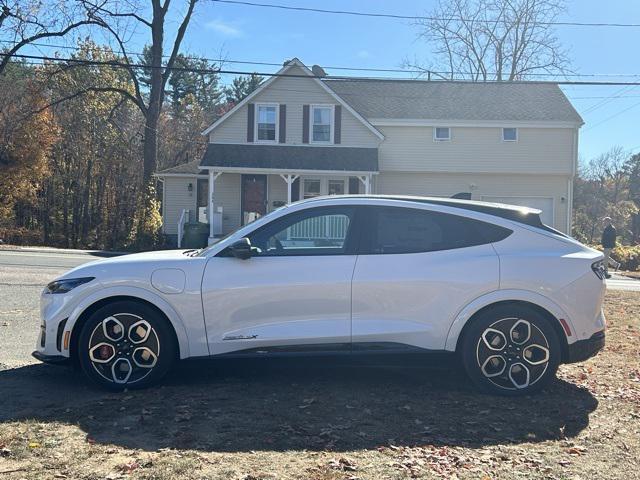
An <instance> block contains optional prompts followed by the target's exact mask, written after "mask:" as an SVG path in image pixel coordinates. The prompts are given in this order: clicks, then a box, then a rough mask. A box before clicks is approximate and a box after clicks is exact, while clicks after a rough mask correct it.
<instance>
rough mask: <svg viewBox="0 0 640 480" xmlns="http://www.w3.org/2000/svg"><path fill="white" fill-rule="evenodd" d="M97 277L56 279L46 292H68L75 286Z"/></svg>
mask: <svg viewBox="0 0 640 480" xmlns="http://www.w3.org/2000/svg"><path fill="white" fill-rule="evenodd" d="M94 278H95V277H82V278H66V279H64V280H56V281H55V282H51V283H50V284H49V285H47V288H46V289H45V293H67V292H69V291H71V290H73V289H74V288H76V287H78V286H80V285H84V284H85V283H89V282H90V281H91V280H93V279H94Z"/></svg>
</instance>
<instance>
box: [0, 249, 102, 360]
mask: <svg viewBox="0 0 640 480" xmlns="http://www.w3.org/2000/svg"><path fill="white" fill-rule="evenodd" d="M98 258H102V257H100V256H96V255H90V254H85V253H59V252H40V251H6V250H0V370H2V369H3V368H11V367H17V366H20V365H24V364H27V363H34V362H36V360H34V359H33V358H32V357H31V352H32V351H33V350H34V347H35V344H36V341H37V338H38V332H39V325H40V306H39V299H40V292H41V291H42V289H43V287H44V286H45V285H46V284H47V283H48V282H50V281H51V280H53V279H55V278H56V277H58V276H60V275H62V274H63V273H65V272H66V271H67V270H69V269H71V268H73V267H75V266H78V265H82V264H83V263H86V262H90V261H92V260H97V259H98Z"/></svg>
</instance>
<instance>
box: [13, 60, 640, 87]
mask: <svg viewBox="0 0 640 480" xmlns="http://www.w3.org/2000/svg"><path fill="white" fill-rule="evenodd" d="M0 56H3V57H8V56H10V57H15V58H22V59H27V60H41V61H49V62H55V63H62V62H66V63H70V64H77V65H83V66H107V67H114V68H125V69H148V70H150V69H160V70H171V71H181V72H191V73H199V74H232V75H252V74H255V75H260V76H263V77H288V78H317V79H326V80H336V81H337V80H344V81H354V82H379V81H384V80H386V81H395V82H398V81H405V82H431V83H437V82H439V83H474V84H477V83H503V84H554V85H594V86H596V85H608V86H615V85H632V86H640V81H633V82H629V81H625V82H621V81H582V80H514V81H496V80H488V81H485V82H474V81H471V80H468V79H454V80H446V79H438V80H424V79H414V78H391V77H350V76H338V75H331V76H322V75H313V74H311V75H307V74H291V73H271V72H250V71H245V70H227V69H219V68H192V67H176V66H173V67H166V66H151V65H145V64H141V63H126V62H121V61H115V60H85V59H79V58H62V57H49V56H45V55H26V54H13V55H10V54H8V53H0ZM32 63H33V64H36V65H39V64H40V63H36V62H32ZM464 74H465V73H460V75H464ZM634 76H635V77H637V76H639V75H634Z"/></svg>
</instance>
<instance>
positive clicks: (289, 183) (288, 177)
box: [280, 173, 300, 205]
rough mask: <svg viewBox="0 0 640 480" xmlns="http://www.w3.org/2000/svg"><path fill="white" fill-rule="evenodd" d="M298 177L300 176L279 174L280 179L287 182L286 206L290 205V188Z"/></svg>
mask: <svg viewBox="0 0 640 480" xmlns="http://www.w3.org/2000/svg"><path fill="white" fill-rule="evenodd" d="M299 177H300V175H293V174H291V173H287V174H283V173H281V174H280V178H282V179H283V180H284V181H285V182H287V205H289V204H290V203H291V187H292V186H293V182H295V181H296V180H297V179H298V178H299Z"/></svg>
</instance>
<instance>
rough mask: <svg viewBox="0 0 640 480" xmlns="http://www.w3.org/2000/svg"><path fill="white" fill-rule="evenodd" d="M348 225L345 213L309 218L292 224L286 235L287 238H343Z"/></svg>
mask: <svg viewBox="0 0 640 480" xmlns="http://www.w3.org/2000/svg"><path fill="white" fill-rule="evenodd" d="M348 226H349V218H348V217H346V216H345V215H326V216H323V217H315V218H309V219H307V220H303V221H302V222H298V223H296V224H295V225H292V226H291V228H289V229H288V231H287V234H288V235H287V237H288V239H289V240H313V239H317V238H326V239H331V240H334V239H343V238H345V236H346V234H347V227H348Z"/></svg>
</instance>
